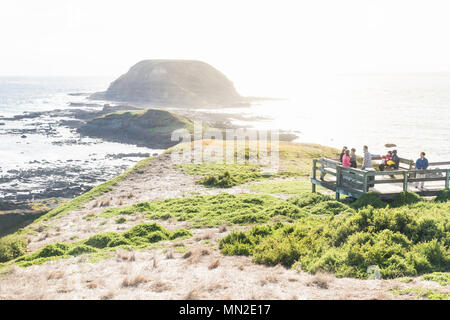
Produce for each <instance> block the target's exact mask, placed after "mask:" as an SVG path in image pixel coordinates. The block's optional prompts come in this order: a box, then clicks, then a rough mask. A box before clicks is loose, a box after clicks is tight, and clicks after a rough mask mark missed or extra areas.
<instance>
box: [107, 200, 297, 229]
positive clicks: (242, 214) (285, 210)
mask: <svg viewBox="0 0 450 320" xmlns="http://www.w3.org/2000/svg"><path fill="white" fill-rule="evenodd" d="M122 210H123V211H124V212H138V213H141V214H144V215H145V216H146V217H147V218H149V219H152V220H159V219H162V220H167V219H169V218H173V219H175V220H178V221H191V222H192V225H193V226H194V227H205V226H206V227H216V226H219V225H221V224H223V223H230V224H249V223H265V222H268V221H270V220H271V219H273V218H274V217H280V218H282V219H285V220H292V219H297V218H298V217H300V216H302V215H304V214H305V212H302V210H301V208H299V207H297V206H296V205H294V204H292V203H290V202H288V201H285V200H283V199H280V198H277V197H273V196H270V195H261V194H228V193H221V194H217V195H202V196H194V197H183V198H175V199H167V200H158V201H152V202H141V203H137V204H134V205H132V206H130V207H124V208H118V209H117V210H115V211H114V213H113V212H112V211H110V210H108V211H107V212H103V213H102V214H100V216H103V214H104V213H106V214H108V216H109V217H111V215H112V214H114V215H120V214H122ZM126 234H128V233H126Z"/></svg>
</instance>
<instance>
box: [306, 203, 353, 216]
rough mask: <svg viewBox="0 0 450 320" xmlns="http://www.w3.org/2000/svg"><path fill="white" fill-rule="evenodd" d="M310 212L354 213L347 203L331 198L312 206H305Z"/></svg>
mask: <svg viewBox="0 0 450 320" xmlns="http://www.w3.org/2000/svg"><path fill="white" fill-rule="evenodd" d="M307 208H308V209H309V212H310V213H311V214H332V215H335V214H340V213H344V212H347V213H354V212H355V211H354V210H353V209H352V208H350V207H349V206H348V205H346V204H343V203H342V202H339V201H335V200H331V201H325V202H320V203H318V204H316V205H314V206H311V207H307Z"/></svg>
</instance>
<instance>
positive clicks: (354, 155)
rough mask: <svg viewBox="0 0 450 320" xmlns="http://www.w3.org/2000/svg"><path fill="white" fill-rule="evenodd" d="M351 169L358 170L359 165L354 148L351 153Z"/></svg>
mask: <svg viewBox="0 0 450 320" xmlns="http://www.w3.org/2000/svg"><path fill="white" fill-rule="evenodd" d="M350 167H352V168H357V167H358V165H357V163H356V149H355V148H352V150H351V152H350Z"/></svg>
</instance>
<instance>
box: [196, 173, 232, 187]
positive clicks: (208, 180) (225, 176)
mask: <svg viewBox="0 0 450 320" xmlns="http://www.w3.org/2000/svg"><path fill="white" fill-rule="evenodd" d="M199 183H201V184H203V185H205V186H208V187H216V188H231V187H233V186H236V185H238V184H240V183H239V181H238V180H237V179H235V178H234V177H232V176H231V174H230V172H229V171H225V172H224V173H222V174H220V175H217V176H216V175H209V176H206V177H204V178H203V179H201V180H200V181H199Z"/></svg>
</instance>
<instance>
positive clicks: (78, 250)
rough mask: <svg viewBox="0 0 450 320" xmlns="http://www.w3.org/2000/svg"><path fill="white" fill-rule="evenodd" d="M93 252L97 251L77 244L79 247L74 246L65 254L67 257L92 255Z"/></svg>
mask: <svg viewBox="0 0 450 320" xmlns="http://www.w3.org/2000/svg"><path fill="white" fill-rule="evenodd" d="M93 252H97V249H95V248H93V247H90V246H87V245H85V244H79V245H76V246H75V247H73V248H72V249H70V250H69V251H67V254H68V255H69V256H79V255H80V254H85V253H93Z"/></svg>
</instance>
